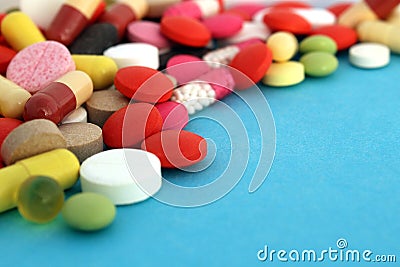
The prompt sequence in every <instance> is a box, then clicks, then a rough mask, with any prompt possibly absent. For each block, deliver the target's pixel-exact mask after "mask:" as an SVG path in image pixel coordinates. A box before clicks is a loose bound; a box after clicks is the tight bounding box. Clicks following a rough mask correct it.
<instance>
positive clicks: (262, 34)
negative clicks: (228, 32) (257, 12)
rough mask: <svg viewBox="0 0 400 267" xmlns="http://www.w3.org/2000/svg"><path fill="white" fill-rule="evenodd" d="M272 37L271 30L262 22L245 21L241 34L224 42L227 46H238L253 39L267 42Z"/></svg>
mask: <svg viewBox="0 0 400 267" xmlns="http://www.w3.org/2000/svg"><path fill="white" fill-rule="evenodd" d="M270 35H271V31H270V29H269V28H268V27H267V26H265V24H264V23H262V22H251V21H245V22H244V23H243V27H242V29H241V31H240V32H238V33H237V34H235V35H234V36H232V37H229V38H226V39H224V40H223V43H224V44H226V45H229V44H237V43H241V42H245V41H248V40H251V39H259V40H262V41H265V40H267V38H268V36H270Z"/></svg>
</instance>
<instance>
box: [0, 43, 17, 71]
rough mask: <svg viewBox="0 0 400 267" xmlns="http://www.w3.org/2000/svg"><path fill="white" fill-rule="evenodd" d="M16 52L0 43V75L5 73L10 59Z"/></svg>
mask: <svg viewBox="0 0 400 267" xmlns="http://www.w3.org/2000/svg"><path fill="white" fill-rule="evenodd" d="M16 54H17V52H15V51H14V50H12V49H10V48H8V47H6V46H3V45H0V75H5V74H6V72H7V67H8V65H9V64H10V62H11V60H12V59H13V58H14V57H15V55H16Z"/></svg>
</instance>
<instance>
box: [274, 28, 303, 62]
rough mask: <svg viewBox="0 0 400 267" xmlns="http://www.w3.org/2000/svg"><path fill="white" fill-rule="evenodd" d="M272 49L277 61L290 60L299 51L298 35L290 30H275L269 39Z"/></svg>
mask: <svg viewBox="0 0 400 267" xmlns="http://www.w3.org/2000/svg"><path fill="white" fill-rule="evenodd" d="M267 46H268V48H269V49H271V51H272V59H273V60H275V61H277V62H285V61H289V60H290V59H291V58H293V57H294V55H295V54H296V53H297V50H298V47H299V44H298V41H297V38H296V36H294V35H293V34H292V33H290V32H283V31H280V32H275V33H273V34H272V35H271V36H270V37H269V38H268V39H267Z"/></svg>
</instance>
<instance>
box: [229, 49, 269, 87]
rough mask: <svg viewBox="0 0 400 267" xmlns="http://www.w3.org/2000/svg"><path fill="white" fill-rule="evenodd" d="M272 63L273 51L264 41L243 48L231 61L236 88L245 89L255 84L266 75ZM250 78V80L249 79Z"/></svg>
mask: <svg viewBox="0 0 400 267" xmlns="http://www.w3.org/2000/svg"><path fill="white" fill-rule="evenodd" d="M271 64H272V51H271V50H270V49H269V48H268V47H267V45H266V44H264V43H256V44H253V45H250V46H247V47H245V48H243V50H242V51H240V52H239V53H238V54H237V55H236V56H235V57H234V58H233V60H232V61H231V63H230V66H231V67H232V68H234V69H236V70H237V71H232V77H233V79H234V80H235V83H236V87H235V88H236V89H239V90H243V89H247V88H249V87H251V86H253V85H254V84H252V82H253V83H257V82H259V81H260V80H261V79H262V77H264V75H265V73H266V72H267V70H268V68H269V67H270V66H271ZM249 78H250V80H251V81H250V80H249Z"/></svg>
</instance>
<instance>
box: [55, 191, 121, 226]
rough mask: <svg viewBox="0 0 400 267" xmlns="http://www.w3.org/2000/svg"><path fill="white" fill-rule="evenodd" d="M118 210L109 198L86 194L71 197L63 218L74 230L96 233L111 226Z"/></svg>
mask: <svg viewBox="0 0 400 267" xmlns="http://www.w3.org/2000/svg"><path fill="white" fill-rule="evenodd" d="M115 214H116V209H115V206H114V204H113V203H112V202H111V200H110V199H108V198H107V197H105V196H103V195H100V194H96V193H91V192H85V193H80V194H77V195H74V196H72V197H70V198H69V199H68V200H67V201H66V202H65V204H64V208H63V210H62V216H63V218H64V220H65V222H66V223H67V224H68V225H69V226H71V227H72V228H75V229H78V230H82V231H96V230H100V229H103V228H105V227H107V226H108V225H110V224H111V223H112V222H113V221H114V218H115Z"/></svg>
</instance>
